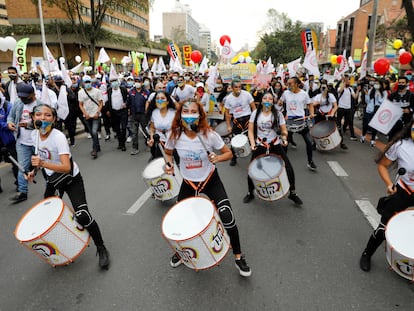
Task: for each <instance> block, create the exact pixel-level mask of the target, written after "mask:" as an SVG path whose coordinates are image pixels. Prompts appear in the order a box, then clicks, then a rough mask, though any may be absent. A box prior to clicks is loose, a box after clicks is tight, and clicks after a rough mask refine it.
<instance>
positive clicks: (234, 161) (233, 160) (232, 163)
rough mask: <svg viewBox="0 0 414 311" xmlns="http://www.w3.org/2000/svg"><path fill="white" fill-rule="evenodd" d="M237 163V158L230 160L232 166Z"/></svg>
mask: <svg viewBox="0 0 414 311" xmlns="http://www.w3.org/2000/svg"><path fill="white" fill-rule="evenodd" d="M236 164H237V160H236V159H234V158H233V159H231V161H230V166H235V165H236Z"/></svg>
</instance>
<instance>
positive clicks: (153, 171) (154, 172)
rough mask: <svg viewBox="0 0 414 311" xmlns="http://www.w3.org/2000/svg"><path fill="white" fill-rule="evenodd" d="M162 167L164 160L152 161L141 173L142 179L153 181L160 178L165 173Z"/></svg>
mask: <svg viewBox="0 0 414 311" xmlns="http://www.w3.org/2000/svg"><path fill="white" fill-rule="evenodd" d="M164 165H165V161H164V158H158V159H155V160H152V161H151V162H150V163H148V165H147V167H146V168H145V169H144V171H143V172H142V177H143V178H144V179H154V178H157V177H160V176H162V175H163V174H164V173H165V172H164Z"/></svg>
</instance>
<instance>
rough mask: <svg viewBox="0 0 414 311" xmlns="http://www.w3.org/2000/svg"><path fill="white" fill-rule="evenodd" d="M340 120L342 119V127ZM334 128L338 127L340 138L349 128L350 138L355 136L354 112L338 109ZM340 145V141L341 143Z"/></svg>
mask: <svg viewBox="0 0 414 311" xmlns="http://www.w3.org/2000/svg"><path fill="white" fill-rule="evenodd" d="M342 119H344V124H343V125H342ZM336 126H337V127H338V130H339V132H340V133H341V136H342V135H343V133H345V131H346V128H347V127H348V126H349V130H350V132H351V137H354V136H355V132H354V112H353V111H352V109H351V108H349V109H345V108H338V110H337V111H336ZM341 143H342V141H341Z"/></svg>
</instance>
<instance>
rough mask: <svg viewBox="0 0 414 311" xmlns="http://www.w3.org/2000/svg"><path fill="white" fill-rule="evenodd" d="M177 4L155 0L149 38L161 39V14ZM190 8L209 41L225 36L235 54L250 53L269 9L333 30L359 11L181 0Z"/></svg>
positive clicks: (325, 2) (351, 1)
mask: <svg viewBox="0 0 414 311" xmlns="http://www.w3.org/2000/svg"><path fill="white" fill-rule="evenodd" d="M175 2H176V0H154V3H153V6H152V8H151V9H150V37H151V39H153V38H154V35H162V13H163V12H171V11H172V9H173V8H174V7H175ZM180 3H182V4H189V5H190V8H191V9H192V14H191V15H192V17H193V18H194V19H195V20H196V21H197V22H198V23H199V24H204V25H205V26H207V28H209V29H210V31H211V37H212V41H216V42H219V38H220V37H221V36H222V35H228V36H229V37H230V39H231V45H232V47H233V49H234V50H236V51H237V50H240V49H241V48H242V47H243V46H244V45H245V44H246V43H247V44H248V48H249V49H253V48H254V46H255V45H256V43H257V42H258V40H259V38H258V35H257V33H258V31H261V30H262V29H263V27H264V26H265V24H266V22H267V20H268V19H267V11H268V10H269V9H271V8H273V9H275V10H276V11H277V12H279V13H286V14H287V16H288V17H289V18H290V19H291V20H293V21H296V20H300V21H302V22H304V23H306V22H323V23H324V24H325V29H326V28H331V29H332V28H333V29H336V24H337V21H338V20H340V19H341V18H342V17H345V16H347V15H349V14H351V13H352V12H354V11H355V10H357V9H358V8H359V4H360V0H253V1H252V0H250V1H249V0H247V1H241V0H238V1H236V0H207V1H200V0H180Z"/></svg>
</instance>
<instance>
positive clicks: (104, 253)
mask: <svg viewBox="0 0 414 311" xmlns="http://www.w3.org/2000/svg"><path fill="white" fill-rule="evenodd" d="M96 255H97V256H99V267H101V269H105V270H108V268H109V252H108V250H107V249H106V247H105V246H104V245H100V246H98V247H97V251H96Z"/></svg>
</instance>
